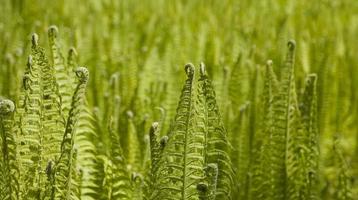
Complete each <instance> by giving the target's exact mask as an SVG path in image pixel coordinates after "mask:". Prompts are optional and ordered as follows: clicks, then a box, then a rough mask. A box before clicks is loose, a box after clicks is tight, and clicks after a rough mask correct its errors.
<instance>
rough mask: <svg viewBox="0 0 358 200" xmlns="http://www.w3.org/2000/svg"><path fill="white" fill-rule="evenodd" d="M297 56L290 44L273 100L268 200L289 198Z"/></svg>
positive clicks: (292, 42) (290, 43)
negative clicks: (289, 151)
mask: <svg viewBox="0 0 358 200" xmlns="http://www.w3.org/2000/svg"><path fill="white" fill-rule="evenodd" d="M294 53H295V42H294V41H289V42H288V53H287V57H286V61H285V64H284V66H283V68H282V73H281V81H280V83H279V90H278V94H277V95H276V96H275V97H274V100H273V102H274V103H273V115H272V117H273V124H272V128H273V131H272V132H271V135H270V140H271V141H270V145H269V147H268V151H267V153H268V154H269V159H270V166H269V167H270V168H271V169H270V185H271V190H270V191H269V192H270V194H269V195H268V199H275V200H281V199H285V198H286V187H287V185H286V181H287V180H286V179H287V171H286V159H287V147H288V140H289V137H290V134H291V132H293V131H294V130H295V128H294V127H292V126H293V125H294V122H295V120H294V118H295V115H296V109H297V108H296V104H297V102H296V93H295V84H294Z"/></svg>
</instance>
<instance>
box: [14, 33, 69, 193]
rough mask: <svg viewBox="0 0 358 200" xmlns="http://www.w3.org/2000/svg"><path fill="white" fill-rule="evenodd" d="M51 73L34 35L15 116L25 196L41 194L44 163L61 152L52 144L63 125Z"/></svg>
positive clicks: (42, 190) (43, 187)
mask: <svg viewBox="0 0 358 200" xmlns="http://www.w3.org/2000/svg"><path fill="white" fill-rule="evenodd" d="M54 73H55V72H54V69H53V68H52V67H51V65H50V64H49V62H48V60H47V57H46V55H45V51H44V49H43V48H42V47H40V46H39V45H38V36H37V35H36V34H33V36H32V47H31V54H30V56H29V59H28V64H27V69H26V71H25V75H24V77H23V88H22V93H21V97H20V102H19V106H18V107H19V109H18V112H17V113H18V116H17V117H16V121H17V123H16V124H17V130H19V133H18V134H19V141H20V143H19V145H18V147H19V152H20V159H19V161H20V162H21V171H24V173H23V174H24V176H23V177H22V179H23V180H24V182H25V183H26V184H25V187H23V190H24V191H23V192H22V194H23V195H24V196H26V197H27V198H32V197H33V198H40V197H41V196H42V195H44V192H45V191H44V189H45V188H47V187H45V185H46V182H47V178H46V173H45V168H46V165H47V162H48V161H50V160H51V159H52V160H53V159H55V157H56V156H59V153H60V149H59V148H54V147H56V146H58V145H59V144H60V138H61V132H62V131H63V128H64V125H63V122H62V118H61V114H60V113H61V108H60V104H59V96H58V93H57V84H56V79H55V77H54Z"/></svg>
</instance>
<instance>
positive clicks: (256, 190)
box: [251, 60, 279, 199]
mask: <svg viewBox="0 0 358 200" xmlns="http://www.w3.org/2000/svg"><path fill="white" fill-rule="evenodd" d="M272 65H273V63H272V61H271V60H269V61H267V63H266V70H265V80H264V90H263V95H262V106H263V109H262V111H263V116H262V126H261V129H260V132H259V133H258V134H257V135H256V139H255V141H256V142H255V145H257V146H258V148H259V150H258V155H257V157H256V158H254V159H257V160H254V162H253V172H252V175H253V181H252V185H251V188H252V189H251V192H252V194H251V195H252V196H253V197H254V198H255V199H266V198H268V197H269V196H270V192H271V190H270V187H271V186H270V184H271V183H270V173H271V171H270V167H268V166H270V163H271V161H270V159H271V158H270V157H269V154H270V148H272V144H271V138H270V136H271V134H272V131H273V123H274V121H273V98H274V97H275V96H276V95H277V92H278V85H279V83H278V80H277V78H276V74H275V72H274V71H273V69H272Z"/></svg>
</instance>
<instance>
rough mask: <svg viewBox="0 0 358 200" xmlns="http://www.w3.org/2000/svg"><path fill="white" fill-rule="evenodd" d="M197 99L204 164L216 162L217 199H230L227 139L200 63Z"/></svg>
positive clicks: (230, 177)
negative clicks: (200, 108)
mask: <svg viewBox="0 0 358 200" xmlns="http://www.w3.org/2000/svg"><path fill="white" fill-rule="evenodd" d="M198 93H199V99H200V95H202V96H203V98H202V99H201V101H203V102H202V105H203V106H204V108H205V109H204V119H205V120H204V124H203V125H204V126H206V127H205V129H204V130H205V144H204V148H205V149H204V152H205V154H204V157H205V164H206V165H208V164H210V163H216V164H217V166H218V177H217V185H216V198H217V199H232V186H233V185H234V172H233V168H232V163H231V159H230V156H229V151H230V148H229V141H228V138H227V132H226V129H225V128H224V125H223V122H222V118H221V115H220V112H219V107H218V105H217V102H216V96H215V90H214V88H213V85H212V83H211V81H210V79H209V78H208V76H207V74H206V71H205V66H204V64H203V63H202V64H201V65H200V79H199V92H198Z"/></svg>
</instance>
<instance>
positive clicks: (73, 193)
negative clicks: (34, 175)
mask: <svg viewBox="0 0 358 200" xmlns="http://www.w3.org/2000/svg"><path fill="white" fill-rule="evenodd" d="M76 75H77V77H78V80H79V82H78V85H77V88H76V90H75V93H74V95H73V98H72V103H71V110H70V113H69V115H68V120H67V123H66V129H65V133H64V136H63V140H62V144H61V156H60V158H59V160H58V161H57V163H56V169H55V187H56V191H55V197H56V198H59V199H68V200H70V199H80V192H79V187H78V186H79V181H80V180H79V179H78V176H79V173H78V171H77V169H76V154H77V152H76V149H75V148H74V143H75V139H76V135H75V129H76V126H77V122H78V120H79V117H80V114H81V112H82V109H83V105H84V99H85V90H86V85H87V82H88V77H89V74H88V70H87V69H86V68H84V67H79V68H78V69H77V70H76Z"/></svg>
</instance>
